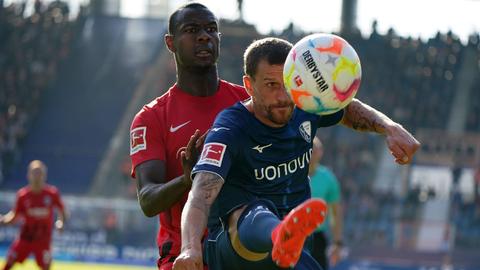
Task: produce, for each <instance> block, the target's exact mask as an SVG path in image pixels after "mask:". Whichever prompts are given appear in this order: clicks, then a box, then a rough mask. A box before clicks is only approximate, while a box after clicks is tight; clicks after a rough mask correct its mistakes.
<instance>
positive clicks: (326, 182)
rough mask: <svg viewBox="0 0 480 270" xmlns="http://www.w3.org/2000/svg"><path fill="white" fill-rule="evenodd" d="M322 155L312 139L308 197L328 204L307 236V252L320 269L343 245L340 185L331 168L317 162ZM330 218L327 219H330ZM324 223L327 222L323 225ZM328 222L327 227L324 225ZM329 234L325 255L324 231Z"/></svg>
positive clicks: (333, 260)
mask: <svg viewBox="0 0 480 270" xmlns="http://www.w3.org/2000/svg"><path fill="white" fill-rule="evenodd" d="M322 156H323V145H322V142H321V141H320V139H318V138H317V137H315V138H314V139H313V147H312V157H311V159H310V166H309V170H308V175H309V176H310V187H311V190H312V191H311V192H312V198H320V199H323V200H324V201H325V202H326V203H327V205H328V217H327V220H326V221H325V222H324V223H323V224H322V225H320V227H318V228H317V230H316V231H315V232H314V233H313V235H312V238H311V248H310V249H311V250H310V252H311V254H312V256H313V258H315V260H317V262H318V263H319V264H320V266H322V268H323V269H324V270H328V268H329V265H331V266H335V264H337V262H338V261H339V259H340V255H341V251H342V247H343V233H342V232H343V211H342V206H341V200H340V197H341V196H340V185H339V183H338V180H337V178H336V177H335V175H334V174H333V172H332V171H331V170H330V169H328V168H327V167H325V166H323V165H320V161H321V160H322ZM330 218H331V219H330ZM327 224H328V225H327ZM328 226H329V228H328ZM328 229H330V233H331V234H332V238H333V243H332V246H331V247H332V248H331V252H330V254H329V255H330V259H329V258H328V254H327V252H328V246H329V241H328V236H327V231H329V230H328Z"/></svg>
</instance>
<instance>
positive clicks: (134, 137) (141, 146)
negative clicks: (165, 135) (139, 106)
mask: <svg viewBox="0 0 480 270" xmlns="http://www.w3.org/2000/svg"><path fill="white" fill-rule="evenodd" d="M146 135H147V127H137V128H134V129H132V131H130V155H133V154H135V153H137V152H138V151H141V150H145V149H147V140H146V139H145V136H146Z"/></svg>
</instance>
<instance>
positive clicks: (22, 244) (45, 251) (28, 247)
mask: <svg viewBox="0 0 480 270" xmlns="http://www.w3.org/2000/svg"><path fill="white" fill-rule="evenodd" d="M31 253H33V255H34V256H35V261H36V262H37V265H38V266H39V267H40V268H41V269H46V266H48V265H49V264H50V263H51V260H52V256H51V251H50V244H46V245H45V244H41V243H36V242H27V241H24V240H20V239H17V240H15V242H13V244H12V246H11V247H10V250H9V251H8V255H7V261H8V262H10V263H14V262H20V263H21V262H23V261H24V260H25V259H26V258H27V257H28V255H30V254H31Z"/></svg>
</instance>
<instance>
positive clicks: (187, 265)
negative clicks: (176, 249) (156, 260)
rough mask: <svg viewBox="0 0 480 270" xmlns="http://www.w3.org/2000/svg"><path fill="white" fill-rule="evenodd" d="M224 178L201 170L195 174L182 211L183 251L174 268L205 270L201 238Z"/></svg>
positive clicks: (180, 269) (177, 269)
mask: <svg viewBox="0 0 480 270" xmlns="http://www.w3.org/2000/svg"><path fill="white" fill-rule="evenodd" d="M222 186H223V179H222V178H221V177H220V176H218V175H216V174H213V173H209V172H200V173H198V174H197V175H196V176H195V179H194V181H193V186H192V190H191V191H190V193H189V195H188V200H187V203H186V204H185V207H184V208H183V213H182V226H181V228H182V253H181V254H180V255H179V256H178V257H177V259H176V260H175V263H174V266H173V269H174V270H190V269H191V270H203V259H202V244H201V240H202V237H203V234H204V233H205V228H206V227H207V219H208V214H209V210H210V206H211V205H212V203H213V201H215V198H217V195H218V193H219V192H220V189H221V188H222Z"/></svg>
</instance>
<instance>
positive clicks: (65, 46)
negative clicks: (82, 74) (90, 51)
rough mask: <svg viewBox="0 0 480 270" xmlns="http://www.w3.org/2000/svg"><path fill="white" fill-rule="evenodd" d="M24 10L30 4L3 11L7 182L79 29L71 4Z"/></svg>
mask: <svg viewBox="0 0 480 270" xmlns="http://www.w3.org/2000/svg"><path fill="white" fill-rule="evenodd" d="M0 6H3V1H2V2H0ZM24 9H25V2H24V3H20V4H19V3H12V4H10V5H8V6H7V7H4V8H3V9H0V12H1V16H0V40H1V42H0V160H1V161H0V163H2V165H3V166H0V167H2V168H1V169H2V173H3V175H4V176H5V177H8V176H9V174H10V170H11V169H12V167H13V166H14V165H15V164H16V163H17V162H18V160H19V157H20V148H21V146H22V144H23V140H24V138H25V136H26V134H27V132H28V130H27V128H28V126H29V124H30V123H31V119H32V115H35V113H36V112H37V109H38V105H39V100H40V98H41V95H42V92H43V90H44V89H46V87H47V86H48V85H49V83H51V82H52V81H53V80H54V79H55V77H56V72H57V68H58V65H59V64H60V62H61V61H62V60H63V59H64V58H65V57H66V56H67V55H68V51H69V47H70V42H71V38H72V36H73V30H72V29H73V28H72V27H70V26H71V25H74V24H76V21H71V22H70V21H69V20H68V16H69V9H68V5H67V4H66V3H65V2H62V1H54V2H52V3H50V4H49V5H48V7H46V6H45V5H44V4H43V2H42V1H39V0H37V1H35V3H34V12H33V14H32V15H30V16H28V17H26V16H24V15H25V14H24ZM77 30H79V29H77Z"/></svg>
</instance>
